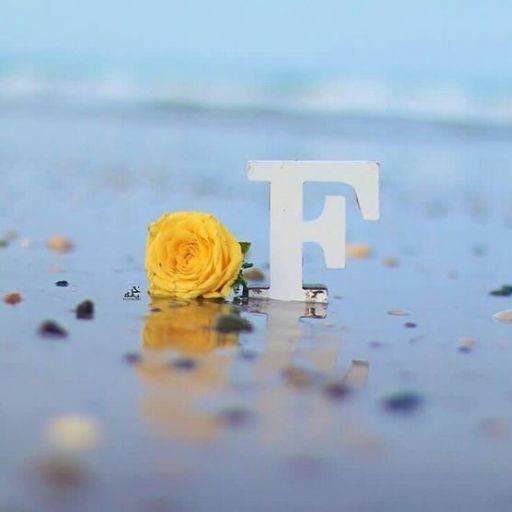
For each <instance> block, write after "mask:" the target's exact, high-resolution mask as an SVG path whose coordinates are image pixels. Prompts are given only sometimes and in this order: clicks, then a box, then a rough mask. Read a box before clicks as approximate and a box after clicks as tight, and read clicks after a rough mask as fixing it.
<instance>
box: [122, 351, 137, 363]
mask: <svg viewBox="0 0 512 512" xmlns="http://www.w3.org/2000/svg"><path fill="white" fill-rule="evenodd" d="M123 359H124V360H125V362H127V363H128V364H137V363H139V362H140V360H141V357H140V354H137V353H136V352H128V354H125V355H124V356H123Z"/></svg>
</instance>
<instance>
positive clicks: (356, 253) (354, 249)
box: [346, 244, 372, 260]
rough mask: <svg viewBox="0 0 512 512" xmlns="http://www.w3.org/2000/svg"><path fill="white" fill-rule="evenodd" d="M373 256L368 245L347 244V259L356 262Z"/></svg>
mask: <svg viewBox="0 0 512 512" xmlns="http://www.w3.org/2000/svg"><path fill="white" fill-rule="evenodd" d="M371 255H372V250H371V249H370V246H369V245H367V244H347V247H346V257H347V258H352V259H354V260H365V259H368V258H369V257H370V256H371Z"/></svg>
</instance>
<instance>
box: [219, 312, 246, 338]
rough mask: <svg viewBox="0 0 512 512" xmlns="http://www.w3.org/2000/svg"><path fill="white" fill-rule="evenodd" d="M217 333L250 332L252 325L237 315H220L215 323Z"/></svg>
mask: <svg viewBox="0 0 512 512" xmlns="http://www.w3.org/2000/svg"><path fill="white" fill-rule="evenodd" d="M214 328H215V330H216V331H217V332H220V333H223V334H227V333H232V332H252V330H253V329H254V327H253V325H252V323H251V322H249V320H247V319H245V318H242V317H241V316H238V315H221V316H219V317H218V318H217V321H216V322H215V327H214Z"/></svg>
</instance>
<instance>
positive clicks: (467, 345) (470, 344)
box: [458, 336, 476, 352]
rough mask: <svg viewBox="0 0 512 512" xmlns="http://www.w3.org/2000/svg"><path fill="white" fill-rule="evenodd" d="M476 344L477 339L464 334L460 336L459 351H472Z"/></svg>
mask: <svg viewBox="0 0 512 512" xmlns="http://www.w3.org/2000/svg"><path fill="white" fill-rule="evenodd" d="M475 345H476V340H474V339H473V338H470V337H468V336H462V337H461V338H459V342H458V350H459V352H471V350H473V348H474V346H475Z"/></svg>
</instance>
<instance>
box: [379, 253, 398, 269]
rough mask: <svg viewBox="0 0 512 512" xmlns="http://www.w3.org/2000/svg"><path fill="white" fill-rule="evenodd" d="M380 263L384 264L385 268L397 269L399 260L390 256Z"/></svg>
mask: <svg viewBox="0 0 512 512" xmlns="http://www.w3.org/2000/svg"><path fill="white" fill-rule="evenodd" d="M382 263H383V264H384V266H385V267H388V268H395V267H398V265H400V260H399V259H398V258H395V257H394V256H390V257H388V258H384V259H383V260H382Z"/></svg>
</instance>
